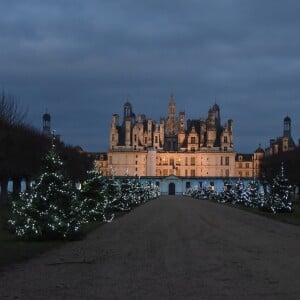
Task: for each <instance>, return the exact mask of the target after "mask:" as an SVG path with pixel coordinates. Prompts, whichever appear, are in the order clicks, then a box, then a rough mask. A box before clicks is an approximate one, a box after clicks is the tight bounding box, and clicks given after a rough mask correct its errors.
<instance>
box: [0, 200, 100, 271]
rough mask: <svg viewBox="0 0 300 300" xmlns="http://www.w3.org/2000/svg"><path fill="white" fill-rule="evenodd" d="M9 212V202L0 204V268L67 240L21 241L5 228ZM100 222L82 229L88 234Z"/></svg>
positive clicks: (58, 245)
mask: <svg viewBox="0 0 300 300" xmlns="http://www.w3.org/2000/svg"><path fill="white" fill-rule="evenodd" d="M10 214H11V208H10V205H9V204H5V205H4V204H1V205H0V269H1V268H3V267H6V266H8V265H10V264H12V263H16V262H20V261H24V260H27V259H30V258H32V257H34V256H37V255H39V254H42V253H44V252H46V251H49V250H51V249H54V248H57V247H60V246H62V245H63V244H65V243H68V241H22V240H18V239H17V238H16V237H15V236H14V235H13V234H12V233H10V232H9V231H8V230H7V229H5V226H6V222H7V220H8V219H9V217H10ZM101 224H102V223H101V222H91V223H89V224H85V225H84V226H83V231H84V233H85V234H88V233H89V232H91V231H92V230H94V229H95V228H97V227H99V226H100V225H101Z"/></svg>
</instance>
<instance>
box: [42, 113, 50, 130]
mask: <svg viewBox="0 0 300 300" xmlns="http://www.w3.org/2000/svg"><path fill="white" fill-rule="evenodd" d="M43 134H46V135H50V134H51V116H50V114H48V113H44V114H43Z"/></svg>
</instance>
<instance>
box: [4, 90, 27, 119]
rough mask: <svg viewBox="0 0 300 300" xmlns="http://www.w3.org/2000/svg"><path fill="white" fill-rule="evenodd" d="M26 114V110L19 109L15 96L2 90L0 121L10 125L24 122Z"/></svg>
mask: <svg viewBox="0 0 300 300" xmlns="http://www.w3.org/2000/svg"><path fill="white" fill-rule="evenodd" d="M26 116H27V110H23V109H20V107H19V105H18V103H17V101H16V99H15V97H14V96H12V95H9V94H8V95H7V94H6V93H5V92H4V91H2V94H1V96H0V121H3V122H6V123H8V124H10V125H12V124H15V125H20V124H24V121H25V118H26Z"/></svg>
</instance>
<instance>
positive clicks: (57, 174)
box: [8, 139, 81, 239]
mask: <svg viewBox="0 0 300 300" xmlns="http://www.w3.org/2000/svg"><path fill="white" fill-rule="evenodd" d="M63 171H64V167H63V163H62V161H61V159H60V157H59V155H58V154H57V151H56V147H55V143H54V139H53V141H52V147H51V149H50V151H49V152H48V153H47V154H46V156H45V158H44V161H43V170H42V173H41V175H40V176H39V177H37V178H36V180H35V183H34V184H33V185H32V187H31V189H30V190H29V191H28V192H25V193H22V194H20V199H15V200H14V201H13V202H12V207H13V210H12V213H13V215H12V218H11V219H10V220H9V221H8V223H9V226H10V227H11V229H12V230H13V231H14V232H15V234H16V235H17V236H18V237H19V238H21V239H75V238H78V237H79V236H80V234H81V220H80V217H79V216H78V210H77V207H78V203H77V200H76V195H75V193H74V191H73V189H72V184H71V182H70V181H69V180H68V179H67V177H66V176H65V175H64V172H63Z"/></svg>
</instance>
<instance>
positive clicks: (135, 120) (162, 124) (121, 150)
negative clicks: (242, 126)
mask: <svg viewBox="0 0 300 300" xmlns="http://www.w3.org/2000/svg"><path fill="white" fill-rule="evenodd" d="M105 168H106V170H107V173H110V174H113V175H116V176H124V175H129V176H163V177H164V176H170V175H175V176H183V177H227V178H228V177H234V176H236V153H235V151H234V147H233V121H232V120H231V119H230V120H228V121H227V122H225V123H224V124H222V123H221V113H220V108H219V106H218V105H217V104H214V105H213V106H212V107H211V108H210V109H209V110H208V114H207V117H206V118H199V119H188V120H186V116H185V112H179V114H177V113H176V103H175V99H174V96H173V95H171V96H170V100H169V105H168V113H167V115H166V116H165V117H164V118H161V119H160V120H159V121H155V120H152V119H151V118H147V117H146V115H144V114H141V115H137V116H136V115H135V114H134V112H133V108H132V105H131V103H129V102H126V103H125V104H124V111H123V118H122V120H121V119H120V116H119V115H118V114H114V115H113V116H112V122H111V128H110V147H109V151H108V152H107V165H106V166H105ZM249 168H250V169H251V167H249ZM107 175H109V174H107ZM251 175H253V172H251ZM249 177H250V175H249Z"/></svg>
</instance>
